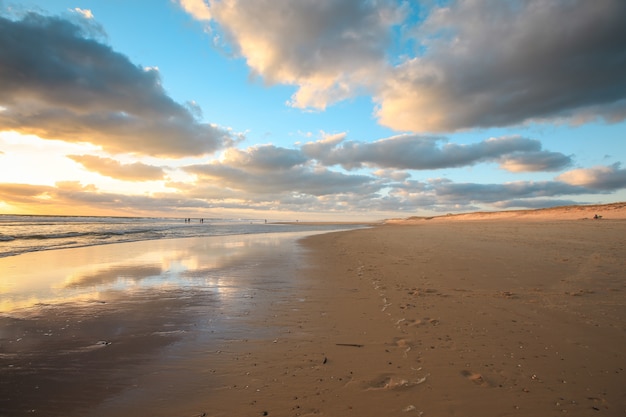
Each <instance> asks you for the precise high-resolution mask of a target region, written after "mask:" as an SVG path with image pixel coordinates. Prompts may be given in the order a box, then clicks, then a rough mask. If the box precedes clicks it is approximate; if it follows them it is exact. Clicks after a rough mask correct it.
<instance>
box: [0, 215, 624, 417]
mask: <svg viewBox="0 0 626 417" xmlns="http://www.w3.org/2000/svg"><path fill="white" fill-rule="evenodd" d="M599 209H601V208H600V207H598V208H596V210H594V211H593V212H590V213H591V215H589V213H585V214H584V215H582V216H578V217H577V218H578V219H579V220H567V219H562V217H561V216H559V215H558V213H557V211H552V212H551V216H545V217H544V218H543V219H540V218H538V217H534V220H536V221H528V220H523V219H502V218H501V219H499V220H495V221H494V220H485V219H482V220H476V219H474V220H473V221H446V219H445V218H437V219H435V221H424V220H417V219H411V220H408V221H402V222H399V223H404V224H401V225H398V224H388V225H384V226H377V227H374V228H371V229H365V230H356V231H349V232H340V233H329V234H325V235H318V236H312V237H309V238H307V239H305V240H304V241H303V242H302V244H303V245H304V247H305V248H307V250H308V253H307V254H306V257H307V259H308V261H307V262H305V263H303V264H301V265H300V266H295V267H293V269H290V274H293V277H292V278H293V280H294V281H293V284H292V285H293V287H292V288H290V290H289V291H287V292H282V293H280V294H277V295H276V297H275V298H272V297H271V295H267V296H264V297H259V298H261V300H258V301H255V302H254V304H255V305H257V304H258V305H262V306H263V308H262V309H260V310H259V309H255V308H254V306H252V305H251V306H246V309H247V310H248V312H249V314H250V315H249V322H248V323H247V325H253V326H256V327H258V328H259V329H265V332H263V331H261V332H252V333H250V334H249V335H239V336H238V337H230V338H222V339H220V340H212V341H207V340H203V341H201V340H200V339H198V338H196V339H194V338H187V339H185V338H183V339H180V341H179V342H178V344H177V345H168V346H167V347H162V346H152V347H151V348H150V349H148V350H146V351H143V350H142V349H146V346H150V344H147V345H146V344H145V342H146V341H149V340H144V341H143V342H141V341H138V342H137V343H133V342H132V341H128V342H127V343H128V344H127V345H126V346H125V347H124V346H122V347H120V349H121V350H120V351H118V353H117V355H118V356H114V357H111V358H109V359H110V362H106V363H105V365H106V366H109V367H111V369H112V371H113V372H114V373H115V377H112V376H111V375H100V374H99V376H98V381H100V384H99V385H98V386H99V387H100V391H99V394H97V393H95V392H94V393H91V394H90V393H89V390H86V391H85V389H84V388H83V391H85V392H86V394H84V395H83V396H81V401H83V403H87V404H88V409H89V413H88V414H85V412H84V410H85V407H86V405H85V404H83V408H82V410H83V411H80V412H78V411H73V412H72V410H69V411H68V410H66V411H68V412H66V413H65V414H61V413H60V412H59V414H56V415H90V416H107V415H115V416H131V415H133V416H135V415H150V416H181V417H185V416H189V417H191V416H264V415H265V416H335V417H342V416H359V417H363V416H424V417H428V416H556V415H559V416H560V415H566V416H581V417H582V416H594V415H597V416H624V415H626V390H625V389H624V387H625V386H626V296H625V294H626V256H625V255H626V250H625V249H626V246H625V239H624V236H626V220H622V219H624V217H620V215H619V213H622V211H623V210H622V211H620V209H615V210H613V211H611V212H610V213H611V215H608V214H607V213H608V210H605V211H603V212H601V211H599ZM595 211H598V213H597V214H600V215H603V219H602V220H591V218H592V217H593V214H595ZM555 214H556V215H555ZM552 215H555V216H552ZM582 218H587V219H588V220H580V219H582ZM457 220H458V219H457ZM279 257H280V255H279ZM271 262H274V261H271ZM258 267H259V268H268V265H265V264H263V263H260V264H259V265H258ZM259 273H261V272H259ZM281 285H282V284H281ZM187 296H189V295H187ZM192 299H194V298H192ZM181 300H184V298H183V297H180V298H174V299H171V300H169V301H167V302H166V301H161V303H166V304H158V303H159V301H158V300H146V303H151V304H146V305H150V306H152V307H151V308H150V310H149V311H152V312H153V313H156V312H161V313H160V315H164V314H166V313H164V311H166V310H164V309H170V310H171V311H174V309H173V307H175V304H176V303H180V302H183V303H184V304H189V303H190V301H181ZM263 300H265V301H263ZM167 303H173V304H172V305H167ZM186 311H187V313H186V314H190V313H189V311H188V310H186ZM184 318H185V317H184V315H183V316H180V315H176V314H174V317H173V318H171V319H170V321H171V322H173V323H179V322H184ZM149 323H150V321H149V320H148V319H147V318H146V321H145V322H140V323H139V324H140V325H141V326H147V327H150V324H149ZM177 325H178V324H177ZM185 330H186V331H188V332H189V333H191V332H192V329H190V328H185ZM150 334H152V333H150ZM150 340H152V339H150ZM185 340H187V342H185ZM140 342H141V343H140ZM111 347H114V345H111ZM105 349H109V347H106V348H103V349H99V351H100V352H105V351H106V350H105ZM132 349H136V350H139V351H140V352H141V355H140V356H132ZM163 349H169V352H170V353H169V354H168V355H167V356H163V355H162V354H161V355H157V354H156V353H151V352H152V350H160V351H162V350H163ZM125 352H126V353H127V354H125ZM116 358H118V359H119V358H122V359H124V358H135V359H134V365H133V366H132V368H131V367H129V364H124V363H123V361H122V365H123V366H121V367H120V366H119V363H118V359H116ZM138 358H139V359H141V360H137V359H138ZM155 358H157V359H155ZM99 366H104V365H102V363H101V364H100V365H99ZM126 368H128V369H126ZM88 371H89V366H88V365H85V366H84V367H83V368H81V372H88ZM4 375H6V373H5V374H4ZM77 378H80V376H79V375H77ZM129 378H130V379H129ZM115 381H117V383H118V385H115V384H113V382H115ZM5 382H6V381H5ZM105 382H106V383H105ZM107 383H108V385H107ZM76 385H78V384H76ZM4 387H5V388H4V389H6V384H5V386H4ZM104 387H106V388H108V389H109V390H110V392H109V393H105V394H102V392H101V391H102V389H104ZM74 388H75V389H77V390H78V392H81V391H80V387H74ZM60 389H61V388H60ZM96 394H97V395H96ZM89 395H93V397H89ZM57 411H58V410H57ZM0 415H3V414H2V412H1V411H0ZM6 415H9V414H6ZM41 415H43V414H41ZM50 415H54V414H50Z"/></svg>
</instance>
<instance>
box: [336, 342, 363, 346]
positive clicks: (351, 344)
mask: <svg viewBox="0 0 626 417" xmlns="http://www.w3.org/2000/svg"><path fill="white" fill-rule="evenodd" d="M335 344H336V345H337V346H351V347H363V345H359V344H358V343H335Z"/></svg>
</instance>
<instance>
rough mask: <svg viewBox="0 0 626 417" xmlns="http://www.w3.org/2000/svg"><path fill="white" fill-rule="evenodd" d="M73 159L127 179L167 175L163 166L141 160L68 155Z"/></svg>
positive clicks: (103, 173)
mask: <svg viewBox="0 0 626 417" xmlns="http://www.w3.org/2000/svg"><path fill="white" fill-rule="evenodd" d="M67 157H68V158H70V159H71V160H73V161H76V162H78V163H79V164H81V165H83V166H84V167H85V168H87V169H88V170H89V171H95V172H97V173H99V174H100V175H104V176H106V177H111V178H117V179H120V180H125V181H155V180H162V179H164V177H165V172H164V170H163V168H161V167H156V166H152V165H146V164H143V163H141V162H135V163H132V164H122V163H120V162H119V161H116V160H114V159H111V158H101V157H98V156H93V155H68V156H67Z"/></svg>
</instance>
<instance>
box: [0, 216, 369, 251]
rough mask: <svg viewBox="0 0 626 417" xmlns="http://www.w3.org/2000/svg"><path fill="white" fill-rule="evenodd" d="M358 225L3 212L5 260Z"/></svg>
mask: <svg viewBox="0 0 626 417" xmlns="http://www.w3.org/2000/svg"><path fill="white" fill-rule="evenodd" d="M352 227H359V226H356V225H354V226H347V225H321V224H318V225H315V224H313V225H312V224H298V223H291V224H280V223H267V222H266V221H265V220H263V219H217V218H214V219H211V218H205V219H184V218H158V217H88V216H86V217H83V216H31V215H2V214H0V258H1V257H6V256H13V255H19V254H22V253H27V252H36V251H44V250H51V249H63V248H76V247H84V246H95V245H104V244H110V243H121V242H135V241H142V240H159V239H173V238H188V237H202V236H226V235H241V234H256V233H278V232H294V231H324V230H337V229H346V228H352Z"/></svg>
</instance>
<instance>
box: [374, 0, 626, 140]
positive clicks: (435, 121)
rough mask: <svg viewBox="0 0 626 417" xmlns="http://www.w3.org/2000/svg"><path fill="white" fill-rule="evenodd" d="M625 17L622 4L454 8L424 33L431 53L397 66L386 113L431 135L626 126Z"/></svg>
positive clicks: (382, 97)
mask: <svg viewBox="0 0 626 417" xmlns="http://www.w3.org/2000/svg"><path fill="white" fill-rule="evenodd" d="M448 3H449V4H448ZM624 21H626V2H624V1H622V0H598V1H593V2H589V1H586V0H553V1H544V0H527V1H522V2H520V1H514V0H505V1H501V0H484V1H482V0H481V1H479V0H457V1H452V2H447V3H446V6H442V7H440V8H435V9H433V10H432V11H431V13H430V15H429V17H428V18H427V19H426V21H425V22H424V23H423V24H422V25H420V26H419V27H416V28H415V31H414V39H415V40H416V42H418V44H419V48H420V49H419V50H421V51H423V52H422V53H421V54H419V55H416V56H413V57H411V58H410V59H408V60H406V61H405V62H403V63H402V64H401V65H399V66H397V67H396V68H394V70H393V74H392V75H391V76H390V77H388V79H387V80H386V83H385V84H384V85H383V86H382V87H381V89H380V91H379V93H378V95H377V97H376V101H377V102H378V105H379V107H378V109H377V113H376V114H377V116H378V117H379V120H380V123H381V124H383V125H385V126H389V127H391V128H393V129H397V130H409V131H421V132H423V131H427V132H436V131H454V130H458V129H464V128H472V127H490V126H506V125H514V124H518V123H523V122H527V121H531V120H545V119H553V118H569V119H570V120H571V121H572V122H574V123H579V122H584V121H587V120H589V119H590V118H596V117H601V118H604V119H605V120H607V121H609V122H616V121H620V120H624V118H625V117H626V77H624V75H623V74H624V73H626V56H625V55H624V50H625V49H626V25H624Z"/></svg>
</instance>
